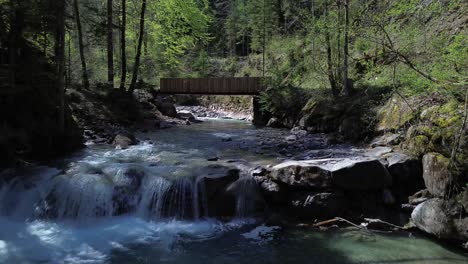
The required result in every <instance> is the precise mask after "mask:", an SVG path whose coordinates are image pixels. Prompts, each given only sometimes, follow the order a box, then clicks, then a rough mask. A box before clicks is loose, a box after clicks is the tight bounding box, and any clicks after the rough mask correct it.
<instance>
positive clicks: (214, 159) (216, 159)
mask: <svg viewBox="0 0 468 264" xmlns="http://www.w3.org/2000/svg"><path fill="white" fill-rule="evenodd" d="M206 160H207V161H218V160H219V158H218V157H212V158H208V159H206Z"/></svg>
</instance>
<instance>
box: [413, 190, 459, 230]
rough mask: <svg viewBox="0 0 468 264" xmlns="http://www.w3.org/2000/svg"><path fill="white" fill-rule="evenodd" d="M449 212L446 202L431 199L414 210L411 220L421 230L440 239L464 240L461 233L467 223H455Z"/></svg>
mask: <svg viewBox="0 0 468 264" xmlns="http://www.w3.org/2000/svg"><path fill="white" fill-rule="evenodd" d="M448 210H449V205H448V203H447V202H446V201H444V200H442V199H439V198H434V199H430V200H427V201H425V202H424V203H422V204H420V205H418V206H417V207H416V208H415V209H414V211H413V213H412V214H411V220H412V222H413V223H414V224H415V225H416V226H417V227H418V228H419V229H421V230H423V231H424V232H426V233H429V234H432V235H435V236H437V237H439V238H445V239H462V238H463V234H461V233H460V232H459V231H461V230H462V228H463V226H465V225H466V224H467V222H466V221H460V222H456V223H455V222H454V221H453V219H452V218H451V217H450V215H449V214H448ZM465 227H466V226H465Z"/></svg>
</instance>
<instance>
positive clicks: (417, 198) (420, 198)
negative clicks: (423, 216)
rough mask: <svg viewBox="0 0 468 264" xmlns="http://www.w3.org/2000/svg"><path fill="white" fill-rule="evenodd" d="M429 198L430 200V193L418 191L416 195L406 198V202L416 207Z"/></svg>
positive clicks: (425, 190)
mask: <svg viewBox="0 0 468 264" xmlns="http://www.w3.org/2000/svg"><path fill="white" fill-rule="evenodd" d="M430 198H432V195H431V193H430V192H429V191H428V190H427V189H424V190H421V191H418V192H417V193H415V194H413V195H411V196H409V197H408V202H409V203H410V204H411V205H418V204H421V203H423V202H425V201H427V200H429V199H430Z"/></svg>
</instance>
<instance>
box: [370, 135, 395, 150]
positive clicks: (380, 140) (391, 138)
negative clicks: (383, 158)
mask: <svg viewBox="0 0 468 264" xmlns="http://www.w3.org/2000/svg"><path fill="white" fill-rule="evenodd" d="M400 138H401V135H400V134H392V133H387V134H384V135H382V136H379V137H376V138H374V139H373V140H372V141H371V143H370V145H371V147H379V146H382V147H385V146H393V145H397V144H398V143H400Z"/></svg>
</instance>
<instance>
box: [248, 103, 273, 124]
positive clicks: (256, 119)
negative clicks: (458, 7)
mask: <svg viewBox="0 0 468 264" xmlns="http://www.w3.org/2000/svg"><path fill="white" fill-rule="evenodd" d="M252 105H253V124H254V125H256V126H265V125H266V124H267V123H268V119H269V114H268V113H266V112H264V111H262V110H261V109H260V97H259V96H257V95H255V96H253V97H252Z"/></svg>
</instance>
